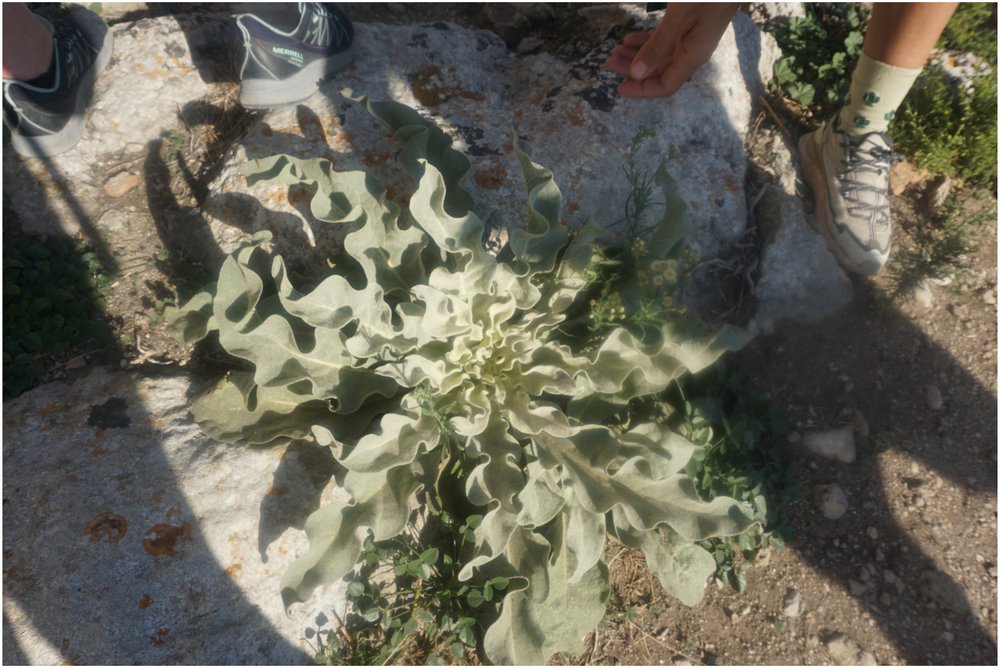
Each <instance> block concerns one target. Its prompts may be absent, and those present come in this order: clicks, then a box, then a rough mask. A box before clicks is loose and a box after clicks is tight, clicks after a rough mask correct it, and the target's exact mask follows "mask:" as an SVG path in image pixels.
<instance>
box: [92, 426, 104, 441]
mask: <svg viewBox="0 0 1000 668" xmlns="http://www.w3.org/2000/svg"><path fill="white" fill-rule="evenodd" d="M94 436H95V437H97V438H104V430H103V429H102V428H100V427H98V428H97V429H95V430H94Z"/></svg>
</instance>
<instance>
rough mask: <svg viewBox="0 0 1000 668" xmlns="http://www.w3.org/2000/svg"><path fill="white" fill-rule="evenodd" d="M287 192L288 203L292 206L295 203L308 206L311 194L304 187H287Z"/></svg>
mask: <svg viewBox="0 0 1000 668" xmlns="http://www.w3.org/2000/svg"><path fill="white" fill-rule="evenodd" d="M287 193H288V203H289V204H291V205H292V206H295V205H296V204H298V205H300V206H309V202H310V200H312V196H313V194H312V193H311V192H309V191H308V190H306V189H305V188H295V187H292V188H289V189H288V190H287Z"/></svg>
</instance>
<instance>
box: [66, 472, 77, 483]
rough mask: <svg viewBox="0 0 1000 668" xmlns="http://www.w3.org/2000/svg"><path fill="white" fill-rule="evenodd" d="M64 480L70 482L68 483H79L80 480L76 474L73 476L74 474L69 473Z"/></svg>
mask: <svg viewBox="0 0 1000 668" xmlns="http://www.w3.org/2000/svg"><path fill="white" fill-rule="evenodd" d="M66 480H68V481H70V482H77V481H79V480H80V476H78V475H77V474H75V473H70V474H68V475H67V476H66Z"/></svg>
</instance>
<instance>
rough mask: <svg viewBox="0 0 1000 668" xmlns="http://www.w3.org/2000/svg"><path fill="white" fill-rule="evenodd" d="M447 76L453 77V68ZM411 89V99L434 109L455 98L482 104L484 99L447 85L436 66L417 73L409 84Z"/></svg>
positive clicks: (449, 69) (427, 67)
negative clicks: (413, 98) (476, 101)
mask: <svg viewBox="0 0 1000 668" xmlns="http://www.w3.org/2000/svg"><path fill="white" fill-rule="evenodd" d="M447 75H450V76H451V77H454V75H455V68H453V67H450V68H448V71H447ZM410 86H411V88H412V89H413V97H415V98H417V100H419V101H420V103H421V104H423V105H424V106H427V107H436V106H438V105H440V104H444V103H445V102H447V101H448V100H450V99H452V98H455V97H464V98H466V99H468V100H478V101H479V102H482V101H483V100H485V99H486V98H484V97H483V96H482V95H478V94H476V93H470V92H469V91H467V90H462V89H461V88H458V87H457V86H454V85H448V83H447V82H446V76H445V75H442V72H441V70H440V69H439V68H438V66H437V65H428V66H426V67H424V68H423V69H421V70H419V71H417V73H416V74H414V75H413V80H412V81H411V82H410Z"/></svg>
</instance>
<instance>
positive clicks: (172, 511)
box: [167, 506, 181, 520]
mask: <svg viewBox="0 0 1000 668" xmlns="http://www.w3.org/2000/svg"><path fill="white" fill-rule="evenodd" d="M180 514H181V509H180V506H170V508H168V509H167V519H168V520H172V519H174V518H175V517H179V516H180Z"/></svg>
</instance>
